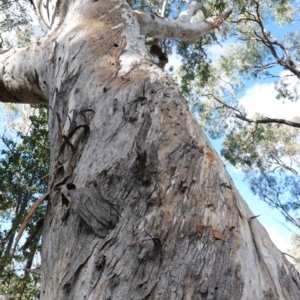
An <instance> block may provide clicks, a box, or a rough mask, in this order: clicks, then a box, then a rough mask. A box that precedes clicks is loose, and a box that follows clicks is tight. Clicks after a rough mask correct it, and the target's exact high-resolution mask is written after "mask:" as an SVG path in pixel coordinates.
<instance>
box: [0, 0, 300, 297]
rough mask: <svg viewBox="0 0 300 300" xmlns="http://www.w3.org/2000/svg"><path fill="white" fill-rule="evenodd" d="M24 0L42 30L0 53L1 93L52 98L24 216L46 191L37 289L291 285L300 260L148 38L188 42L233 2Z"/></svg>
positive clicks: (275, 289)
mask: <svg viewBox="0 0 300 300" xmlns="http://www.w3.org/2000/svg"><path fill="white" fill-rule="evenodd" d="M33 2H34V5H35V8H36V11H37V13H38V14H39V15H40V16H41V18H42V19H43V21H44V23H45V24H46V26H48V27H49V32H48V34H47V35H46V36H45V37H44V38H42V39H40V40H38V41H36V42H35V43H32V44H31V45H30V46H29V47H26V48H18V49H12V50H9V51H7V52H5V53H3V54H2V55H0V65H1V68H0V99H1V101H3V102H17V103H35V104H48V105H49V130H50V152H51V154H50V172H49V187H48V192H47V193H46V194H45V195H44V196H43V197H41V198H39V199H38V200H37V201H36V202H35V204H34V205H33V207H32V208H31V209H30V210H29V214H28V215H27V216H26V218H25V222H24V223H23V224H22V226H21V229H22V230H23V229H24V228H25V225H26V223H27V220H28V219H29V218H30V217H32V216H33V215H34V213H35V209H36V208H37V206H38V204H43V201H47V209H46V214H45V217H44V224H43V242H42V260H41V261H42V266H41V276H42V277H41V291H40V298H41V299H107V298H110V299H145V298H149V299H195V298H198V299H296V298H297V297H298V295H299V292H300V277H299V274H298V273H297V272H296V271H295V269H294V268H293V266H292V265H290V264H289V262H288V261H287V260H286V258H285V257H284V255H283V254H282V253H281V252H280V251H279V250H278V249H276V247H275V246H274V244H273V243H272V242H271V240H270V238H269V236H268V234H267V233H266V231H265V230H264V228H263V227H262V226H261V225H260V224H259V222H258V221H257V219H256V217H255V216H253V214H252V213H251V211H250V210H249V208H248V206H247V204H246V203H245V201H244V200H243V199H242V198H241V197H240V195H239V193H238V191H237V190H236V189H235V187H234V184H233V182H232V180H231V179H230V178H229V176H228V174H227V173H226V170H225V168H224V166H223V163H222V161H221V160H220V159H219V158H218V156H217V154H216V153H215V151H214V150H213V148H212V146H211V145H210V143H209V141H208V140H207V139H206V137H205V136H204V134H203V133H202V131H201V129H200V128H199V126H198V124H197V122H196V121H195V120H194V118H193V116H192V115H191V113H190V111H189V107H188V104H187V102H186V101H185V100H184V99H183V98H182V96H181V95H180V93H179V90H178V88H177V87H176V84H175V83H174V82H173V81H172V80H171V79H170V78H169V77H168V75H167V74H166V73H165V72H164V71H163V70H162V67H163V66H164V62H165V59H164V60H162V59H161V57H160V56H158V61H155V60H153V58H152V56H151V55H150V54H149V52H148V51H147V48H146V46H145V43H146V44H148V45H149V47H150V48H151V46H158V47H159V48H160V49H161V50H162V52H164V51H163V50H164V49H162V44H160V43H163V40H164V39H170V38H172V39H176V40H182V41H184V42H185V43H193V42H197V39H198V38H199V39H200V38H201V36H203V35H205V34H209V33H212V31H213V29H214V28H216V27H220V26H221V24H222V23H223V22H224V21H225V20H226V19H227V18H228V16H229V15H230V13H231V12H232V8H230V7H223V8H224V9H222V10H221V11H220V12H219V13H218V14H217V15H216V16H210V15H209V13H208V17H206V16H205V15H206V14H207V10H206V9H204V6H203V3H202V2H199V3H190V4H189V5H187V7H186V8H185V11H183V12H182V13H181V14H180V15H179V16H178V19H177V20H170V19H167V18H165V17H163V15H162V14H161V13H160V14H159V15H158V14H157V12H153V11H149V12H147V11H146V12H142V11H134V10H132V9H131V8H130V6H129V5H128V3H127V2H126V1H124V0H102V1H88V0H83V1H67V0H62V1H51V2H45V3H44V2H42V1H39V0H34V1H33ZM141 3H142V2H141ZM169 8H172V6H170V7H169ZM182 8H183V7H182ZM167 9H168V7H167ZM199 10H201V11H202V12H203V14H204V18H205V19H204V20H203V21H200V22H198V23H191V22H190V20H191V17H192V16H193V15H194V14H195V13H196V12H197V11H199ZM162 11H163V10H162ZM170 17H171V16H170ZM210 36H212V39H213V38H214V34H213V33H212V34H211V35H210ZM155 48H157V47H155ZM150 50H151V49H150ZM22 230H21V231H20V232H22ZM19 238H20V235H18V237H17V238H16V240H17V241H18V240H19Z"/></svg>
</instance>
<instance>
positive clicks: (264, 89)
mask: <svg viewBox="0 0 300 300" xmlns="http://www.w3.org/2000/svg"><path fill="white" fill-rule="evenodd" d="M284 74H285V72H282V73H281V74H280V75H281V76H282V75H284ZM276 94H277V92H276V90H275V85H274V83H259V84H255V85H253V86H252V87H250V88H249V89H248V90H247V91H246V93H245V95H244V96H243V97H242V98H241V99H240V101H239V103H240V104H241V105H242V106H243V107H244V108H245V109H246V112H247V114H248V116H249V117H253V115H254V114H256V113H259V114H263V115H265V116H267V117H270V118H285V119H292V118H293V117H296V116H299V112H300V101H297V102H290V101H286V102H285V103H283V102H282V101H281V100H277V99H276Z"/></svg>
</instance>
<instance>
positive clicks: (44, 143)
mask: <svg viewBox="0 0 300 300" xmlns="http://www.w3.org/2000/svg"><path fill="white" fill-rule="evenodd" d="M36 111H37V113H36V114H35V115H33V116H31V117H30V121H31V125H30V129H29V131H28V133H27V134H25V133H22V132H18V133H17V139H16V141H14V140H12V139H11V138H8V137H5V136H4V137H2V142H3V144H4V148H3V149H1V152H0V153H1V156H0V191H1V194H0V212H1V219H0V224H1V227H0V230H1V234H0V237H1V239H0V293H1V292H3V293H7V294H9V295H11V296H12V295H15V294H20V295H21V298H20V299H35V297H36V295H37V293H38V285H37V284H38V282H39V279H38V277H36V275H32V274H27V273H26V274H24V271H23V270H22V269H23V268H24V267H26V268H29V269H30V268H31V267H32V264H33V260H36V258H35V257H36V255H37V254H38V251H39V249H40V236H41V227H40V228H37V224H41V221H40V220H41V219H42V218H43V216H44V210H45V205H43V206H42V205H41V206H40V207H39V208H38V209H37V211H36V212H35V214H34V215H33V217H32V219H31V221H30V223H29V225H28V227H27V236H28V237H29V236H32V240H31V242H30V243H29V244H28V245H27V247H26V249H23V250H22V251H20V250H19V251H18V252H17V255H16V256H15V257H12V256H11V255H10V253H11V250H12V245H13V241H14V238H15V236H16V233H17V231H18V229H19V227H20V225H21V223H22V221H23V220H24V218H25V215H26V213H27V211H28V209H29V207H30V206H31V205H32V204H33V203H34V202H35V200H36V199H37V198H38V197H39V196H40V195H42V194H44V193H46V191H47V180H48V178H47V174H48V169H49V141H48V124H47V123H48V110H47V109H46V108H44V107H39V108H36ZM33 233H35V236H33ZM24 243H25V240H24V241H22V242H21V244H24ZM37 263H38V262H35V264H37Z"/></svg>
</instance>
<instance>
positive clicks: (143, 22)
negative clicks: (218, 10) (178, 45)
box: [134, 8, 232, 43]
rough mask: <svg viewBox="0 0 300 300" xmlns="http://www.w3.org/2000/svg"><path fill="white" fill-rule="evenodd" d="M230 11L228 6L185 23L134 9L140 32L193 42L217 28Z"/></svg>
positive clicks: (154, 36) (161, 37)
mask: <svg viewBox="0 0 300 300" xmlns="http://www.w3.org/2000/svg"><path fill="white" fill-rule="evenodd" d="M199 9H200V8H199ZM199 9H198V10H199ZM231 12H232V8H228V9H226V10H225V11H224V12H223V13H222V14H220V15H219V16H215V17H211V18H207V19H205V20H204V21H202V22H200V23H187V22H182V21H180V20H171V19H165V18H162V17H160V16H157V15H155V14H149V13H144V12H141V11H136V10H135V11H134V13H135V16H136V18H137V20H138V22H139V24H140V30H141V34H143V35H147V36H150V37H151V38H154V39H155V38H157V39H172V40H181V41H184V42H187V43H195V42H196V41H197V40H198V39H199V38H200V37H201V36H203V35H205V34H208V33H210V32H211V31H212V30H213V29H214V28H218V27H219V26H220V25H221V24H222V23H223V22H224V21H225V20H226V19H227V18H228V17H229V15H230V14H231ZM185 19H188V17H187V18H185Z"/></svg>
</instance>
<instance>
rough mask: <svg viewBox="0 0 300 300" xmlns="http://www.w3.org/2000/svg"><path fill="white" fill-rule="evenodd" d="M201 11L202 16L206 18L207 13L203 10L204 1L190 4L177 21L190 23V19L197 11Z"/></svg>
mask: <svg viewBox="0 0 300 300" xmlns="http://www.w3.org/2000/svg"><path fill="white" fill-rule="evenodd" d="M199 10H202V11H203V14H204V16H205V18H207V13H206V9H205V8H204V0H202V1H200V2H195V1H193V2H191V3H189V5H188V7H187V9H186V10H185V11H183V12H182V13H181V14H180V15H179V17H178V19H177V21H180V22H190V21H191V18H192V17H193V16H194V15H195V14H196V13H197V12H198V11H199Z"/></svg>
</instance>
